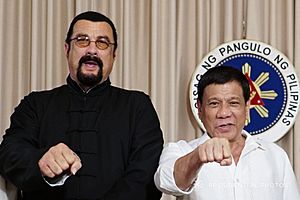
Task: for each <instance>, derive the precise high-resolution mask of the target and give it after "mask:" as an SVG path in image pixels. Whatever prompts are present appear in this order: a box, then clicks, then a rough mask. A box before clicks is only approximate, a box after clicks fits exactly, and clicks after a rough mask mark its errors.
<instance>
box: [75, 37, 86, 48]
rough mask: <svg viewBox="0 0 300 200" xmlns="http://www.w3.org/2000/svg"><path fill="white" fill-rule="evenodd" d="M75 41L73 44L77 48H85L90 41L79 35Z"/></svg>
mask: <svg viewBox="0 0 300 200" xmlns="http://www.w3.org/2000/svg"><path fill="white" fill-rule="evenodd" d="M74 39H75V44H76V45H77V46H79V47H86V46H88V45H89V44H90V39H89V37H88V36H86V35H79V36H77V37H76V38H74Z"/></svg>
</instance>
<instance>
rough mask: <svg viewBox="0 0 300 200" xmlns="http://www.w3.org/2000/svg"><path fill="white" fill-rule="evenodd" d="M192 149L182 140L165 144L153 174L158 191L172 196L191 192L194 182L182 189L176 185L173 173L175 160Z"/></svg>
mask: <svg viewBox="0 0 300 200" xmlns="http://www.w3.org/2000/svg"><path fill="white" fill-rule="evenodd" d="M192 150H193V148H192V147H191V146H190V145H189V144H188V143H186V142H185V141H183V140H181V141H178V142H177V143H169V144H167V145H166V147H165V148H164V149H163V151H162V154H161V157H160V161H159V167H158V169H157V171H156V173H155V175H154V181H155V185H156V187H157V188H158V189H159V190H160V191H162V192H164V193H166V194H170V195H174V196H182V195H188V194H190V193H192V191H193V189H194V185H195V183H194V184H193V185H192V186H191V187H190V188H189V190H187V191H183V190H181V189H180V188H178V187H177V185H176V183H175V179H174V175H173V172H174V165H175V162H176V160H177V159H178V158H180V157H182V156H184V155H186V154H188V153H190V152H191V151H192Z"/></svg>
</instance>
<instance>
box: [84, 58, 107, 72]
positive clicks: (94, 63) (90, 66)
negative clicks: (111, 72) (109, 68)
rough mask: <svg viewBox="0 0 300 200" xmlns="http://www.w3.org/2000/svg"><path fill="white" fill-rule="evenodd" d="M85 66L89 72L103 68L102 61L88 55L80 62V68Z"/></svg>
mask: <svg viewBox="0 0 300 200" xmlns="http://www.w3.org/2000/svg"><path fill="white" fill-rule="evenodd" d="M82 65H84V66H85V68H86V69H87V70H95V69H98V68H100V69H101V68H102V67H103V63H102V60H100V58H98V57H96V56H91V55H86V56H83V57H82V58H81V59H80V61H79V66H82Z"/></svg>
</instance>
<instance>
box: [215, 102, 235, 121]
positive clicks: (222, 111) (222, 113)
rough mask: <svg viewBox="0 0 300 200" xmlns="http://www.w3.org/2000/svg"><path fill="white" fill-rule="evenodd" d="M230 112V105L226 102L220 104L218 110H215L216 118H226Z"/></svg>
mask: <svg viewBox="0 0 300 200" xmlns="http://www.w3.org/2000/svg"><path fill="white" fill-rule="evenodd" d="M231 114H232V112H231V109H230V106H229V105H228V104H226V103H223V104H221V106H220V108H219V110H218V112H217V117H218V118H227V117H230V116H231Z"/></svg>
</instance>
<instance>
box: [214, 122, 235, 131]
mask: <svg viewBox="0 0 300 200" xmlns="http://www.w3.org/2000/svg"><path fill="white" fill-rule="evenodd" d="M233 126H234V124H233V123H230V122H229V123H223V124H220V125H217V129H218V130H219V131H220V132H228V131H230V130H231V129H232V127H233Z"/></svg>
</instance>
